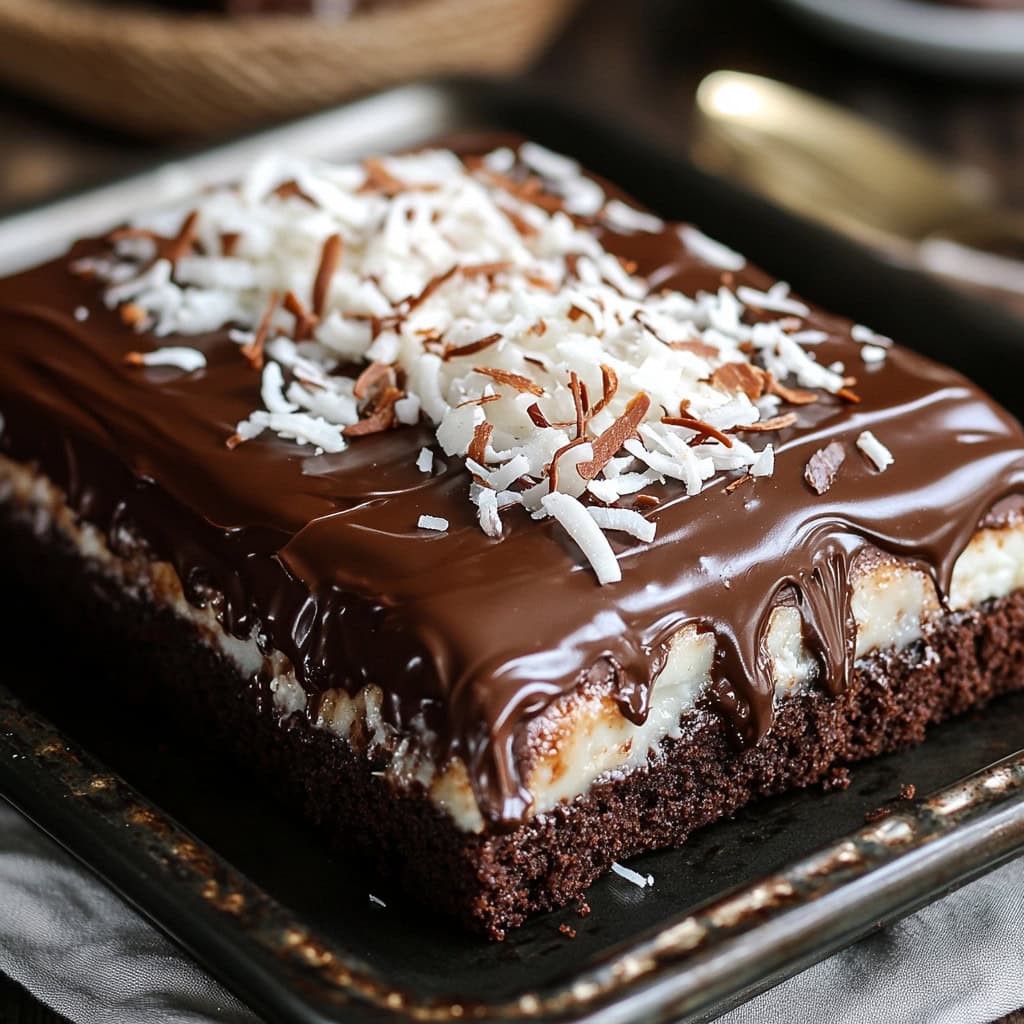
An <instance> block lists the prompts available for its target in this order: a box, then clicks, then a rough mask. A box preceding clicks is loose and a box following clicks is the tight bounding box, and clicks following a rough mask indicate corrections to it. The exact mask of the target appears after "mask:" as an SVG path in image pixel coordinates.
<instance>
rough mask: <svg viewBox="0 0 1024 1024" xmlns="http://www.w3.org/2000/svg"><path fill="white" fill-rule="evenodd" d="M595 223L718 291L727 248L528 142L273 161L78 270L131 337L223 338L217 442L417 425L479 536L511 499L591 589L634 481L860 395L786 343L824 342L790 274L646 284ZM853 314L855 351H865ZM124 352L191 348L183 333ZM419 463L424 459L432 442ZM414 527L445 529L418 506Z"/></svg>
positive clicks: (874, 339) (339, 437)
mask: <svg viewBox="0 0 1024 1024" xmlns="http://www.w3.org/2000/svg"><path fill="white" fill-rule="evenodd" d="M608 233H613V234H615V233H617V234H622V235H633V234H644V233H648V234H651V233H653V234H663V233H669V234H671V237H672V239H674V242H675V244H677V245H678V246H679V247H680V249H681V250H682V251H689V252H690V253H692V254H693V255H695V256H696V257H697V258H699V259H700V260H702V261H703V262H705V263H707V264H709V265H710V266H713V267H715V268H716V269H718V270H721V271H723V277H722V280H723V282H726V281H729V282H730V283H731V279H730V278H729V276H728V274H729V272H730V271H734V270H739V269H741V268H742V267H743V266H744V265H745V261H744V259H743V257H742V256H740V255H739V254H738V253H735V252H733V251H732V250H731V249H728V248H727V247H725V246H723V245H721V244H720V243H718V242H716V241H714V240H713V239H710V238H708V237H707V236H706V235H704V234H702V233H701V232H700V231H698V230H697V229H696V228H692V227H689V226H685V225H683V226H679V225H672V224H667V223H666V222H664V221H662V220H661V219H660V218H658V217H655V216H654V215H652V214H650V213H648V212H646V211H644V210H641V209H638V208H636V207H634V206H631V205H629V204H627V203H625V202H623V201H622V200H620V199H616V198H611V199H609V198H608V197H607V196H606V195H605V192H604V189H603V187H602V186H601V185H600V184H599V183H598V182H596V181H594V180H593V179H592V178H589V177H587V176H586V175H585V174H584V173H583V172H582V170H581V169H580V167H579V165H578V164H577V163H576V161H575V160H572V159H570V158H568V157H565V156H562V155H561V154H558V153H554V152H552V151H550V150H547V149H544V148H543V147H540V146H538V145H536V144H534V143H524V144H523V145H522V146H520V147H519V150H518V152H517V151H515V150H512V149H510V148H508V147H502V148H500V149H496V150H494V151H493V152H491V153H489V154H486V155H484V156H482V157H479V158H472V157H470V158H465V159H462V158H460V157H459V156H457V155H456V154H454V153H452V152H450V151H447V150H425V151H422V152H418V153H414V154H410V155H405V156H389V157H383V158H380V159H371V160H366V161H364V162H362V163H358V164H345V165H332V164H327V163H319V162H315V161H307V160H299V159H295V158H291V157H284V156H272V157H268V158H266V159H264V160H261V161H259V162H257V163H256V164H255V165H254V166H253V167H252V168H251V169H250V171H249V173H248V175H247V176H246V178H245V179H244V180H243V182H242V183H241V184H240V185H239V186H238V187H221V188H216V189H213V190H210V191H207V192H204V193H201V194H200V195H198V196H196V197H195V198H194V199H193V201H192V203H191V204H190V205H187V206H186V205H182V206H179V207H177V208H175V209H164V210H160V211H157V212H154V213H152V214H150V215H148V216H143V217H140V218H138V219H137V220H136V221H134V222H133V223H132V224H130V225H129V226H127V227H125V228H122V229H119V230H118V231H115V232H114V233H113V234H112V235H111V236H110V240H111V246H112V253H111V255H110V256H109V257H105V258H100V259H89V260H81V261H78V264H76V266H77V268H78V269H79V270H80V271H82V272H84V273H89V274H93V275H95V276H97V277H99V278H100V279H101V280H103V281H104V282H105V283H106V285H107V289H106V292H105V295H104V299H105V302H106V304H107V305H108V307H110V308H119V309H120V312H121V316H122V318H123V319H124V320H125V321H126V322H127V323H131V324H132V325H133V326H134V327H135V329H136V330H138V331H148V332H149V333H150V334H151V335H154V336H156V337H166V336H174V337H183V336H186V337H187V336H189V335H198V334H203V333H206V332H209V331H211V330H217V329H225V328H226V329H227V331H228V336H229V337H230V339H231V340H232V341H233V342H234V343H235V344H236V345H237V346H238V348H239V351H240V358H244V359H245V360H247V361H248V362H249V363H250V364H251V365H252V366H253V368H254V369H255V370H256V371H258V372H259V373H260V374H261V378H260V388H259V393H260V401H261V407H260V408H256V409H254V410H253V411H252V412H251V414H250V415H249V416H248V417H246V418H245V419H244V420H242V421H241V422H240V423H238V424H237V426H236V431H235V434H234V435H233V436H232V437H230V438H228V439H227V440H228V444H229V445H230V446H231V447H234V446H236V445H238V444H241V443H243V442H246V441H249V440H252V439H253V438H255V437H258V436H260V435H261V434H263V433H264V432H270V433H273V434H276V435H277V436H278V437H280V438H282V439H285V440H291V441H294V442H296V443H298V444H305V445H311V446H312V447H313V448H314V449H315V452H316V454H317V455H319V454H321V453H334V452H340V451H343V450H344V449H345V448H346V447H347V446H348V445H349V444H351V443H354V442H356V441H357V440H358V438H359V437H361V436H366V435H369V434H373V433H378V432H380V431H384V430H390V429H393V428H396V427H400V426H402V425H414V424H416V423H419V422H421V420H424V419H425V420H426V421H428V422H429V423H430V424H431V425H432V426H433V428H434V430H435V432H436V440H437V445H438V448H439V449H440V450H441V451H443V452H444V453H445V454H446V455H448V456H450V457H454V458H459V459H461V460H463V462H464V464H465V467H466V470H467V484H466V491H467V498H468V500H469V501H471V502H472V504H473V505H475V506H476V513H477V520H478V523H479V527H480V529H481V530H483V532H484V533H485V534H487V535H488V536H489V537H492V538H495V539H499V538H500V537H501V536H502V530H503V526H502V515H503V513H504V512H505V510H507V509H509V508H512V507H514V506H515V505H522V506H524V511H525V513H526V514H528V515H530V516H532V517H533V518H535V519H550V520H553V521H554V522H555V523H557V524H558V525H559V526H560V527H561V528H562V529H564V530H565V531H566V533H567V534H568V535H569V536H570V537H571V538H572V540H573V541H574V542H575V544H576V545H577V546H578V547H579V549H580V550H581V552H582V553H583V556H584V557H585V559H586V560H587V562H588V563H589V564H590V566H591V567H592V568H593V570H594V572H595V574H596V576H597V578H598V580H599V581H600V582H601V583H611V582H614V581H616V580H618V579H620V578H621V569H620V567H619V564H618V560H617V558H616V555H615V552H614V551H613V549H612V547H611V545H610V543H609V541H608V539H607V537H606V532H613V533H618V534H624V535H626V536H627V537H630V538H633V539H634V540H635V541H638V542H640V543H649V542H651V541H653V540H654V537H655V534H656V529H657V525H656V521H655V520H651V519H648V518H646V517H645V516H644V515H642V514H641V513H640V512H639V511H637V509H639V508H641V507H643V508H645V509H646V510H650V509H651V508H652V507H654V508H656V506H657V504H658V498H657V497H655V496H653V495H650V494H646V493H641V492H646V491H649V490H650V489H652V488H657V487H659V486H662V485H663V484H664V483H665V481H666V480H677V481H681V482H682V484H683V486H684V488H685V490H686V492H687V494H690V495H694V494H698V493H699V492H700V491H701V490H702V489H703V487H704V486H705V484H706V483H707V481H709V480H711V479H712V478H713V477H716V476H718V475H719V474H724V473H731V474H736V478H737V479H753V478H758V477H765V476H770V475H771V474H772V473H773V472H774V468H775V455H774V449H773V447H772V445H771V444H764V443H762V442H758V433H767V432H770V431H773V430H776V429H781V428H782V427H784V426H789V425H791V424H792V422H794V420H795V416H794V415H793V414H792V413H788V412H785V411H781V412H780V409H781V407H782V406H785V405H790V404H791V405H802V404H806V403H808V402H813V401H816V400H817V398H818V396H817V394H816V393H815V391H817V390H821V391H825V392H829V393H831V394H835V395H839V396H840V397H844V398H848V399H849V400H856V396H850V394H849V391H848V386H847V385H848V381H847V380H846V379H845V378H844V376H843V370H842V368H841V367H838V366H836V367H828V366H824V365H822V364H821V363H819V362H818V361H817V359H816V358H815V356H814V355H813V353H812V352H809V351H808V350H807V349H806V348H805V347H804V345H805V344H807V345H813V344H816V343H817V342H818V341H820V340H823V338H824V335H822V334H821V332H816V331H813V330H809V329H806V324H805V323H804V321H803V318H804V317H806V316H807V315H808V314H809V310H808V307H807V306H805V305H804V304H803V303H802V302H800V301H799V300H797V299H794V298H793V297H792V296H791V295H790V294H789V286H788V285H786V284H785V283H781V282H780V283H777V284H774V285H772V286H771V287H770V288H769V289H768V290H767V291H758V290H757V289H754V288H750V287H747V286H743V285H741V286H739V287H737V288H736V289H735V290H733V289H732V288H730V287H725V286H724V283H723V286H722V287H720V288H719V289H718V290H717V291H716V292H711V293H709V292H700V293H698V294H696V295H688V294H684V293H682V292H680V291H673V290H671V289H664V288H662V289H658V290H656V291H652V290H651V288H650V287H649V285H648V283H647V281H646V280H645V279H644V278H643V277H640V276H638V275H637V273H636V268H635V267H634V266H633V265H632V264H630V263H629V262H627V261H622V260H620V259H619V258H618V257H617V256H615V255H614V254H613V253H611V252H609V251H608V250H606V249H605V248H604V246H603V244H602V241H601V239H602V237H603V236H604V237H607V234H608ZM748 309H749V310H751V311H752V312H753V314H754V316H753V318H752V319H753V320H755V321H756V322H748V319H751V318H748V317H747V316H746V314H747V311H748ZM772 314H778V316H777V317H774V318H773V316H772ZM855 330H856V333H857V338H856V340H858V341H861V342H862V343H863V344H865V346H866V347H867V346H869V345H881V344H884V343H885V342H884V341H883V339H881V338H879V336H877V335H874V334H873V333H871V334H870V337H869V336H868V334H867V333H865V332H867V329H866V328H857V329H855ZM130 358H131V361H139V362H142V363H144V364H145V365H157V364H161V365H175V366H178V367H180V368H181V369H183V370H188V369H196V368H198V367H200V366H201V365H203V363H201V362H198V361H197V359H200V358H202V353H200V352H199V351H198V350H196V349H187V348H182V347H180V346H173V347H167V348H162V349H156V350H155V351H154V352H150V353H146V354H145V355H144V356H137V357H136V355H133V356H131V357H130ZM870 358H871V355H870V354H869V355H868V359H869V360H870ZM353 365H354V366H355V367H356V371H355V372H357V373H358V376H357V377H353V376H352V373H351V372H350V371H348V370H346V367H352V366H353ZM806 389H815V391H808V390H806ZM759 424H763V427H760V428H759V426H758V425H759ZM741 435H742V436H741ZM874 454H875V455H877V454H879V453H878V452H877V451H874ZM869 457H870V456H869ZM416 465H417V467H418V468H419V469H420V470H421V471H422V472H424V473H430V472H431V471H432V469H433V465H434V459H433V456H432V454H431V452H430V451H429V450H427V449H423V450H422V451H421V452H420V453H419V455H418V456H417V458H416ZM641 499H643V500H641ZM620 502H624V504H622V505H620V504H619V503H620ZM633 503H635V508H634V507H632V506H633ZM516 514H517V515H523V514H524V512H517V513H516ZM417 525H418V526H419V527H420V528H422V529H424V530H439V531H444V530H447V529H448V528H449V524H448V522H447V520H445V519H442V518H440V517H437V516H430V515H423V516H421V517H420V519H419V521H418V524H417ZM626 543H629V542H628V541H627V542H626Z"/></svg>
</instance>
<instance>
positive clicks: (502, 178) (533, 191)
mask: <svg viewBox="0 0 1024 1024" xmlns="http://www.w3.org/2000/svg"><path fill="white" fill-rule="evenodd" d="M480 173H482V174H483V175H484V176H485V177H486V178H488V179H489V180H490V182H491V183H492V184H493V185H496V186H497V187H498V188H500V189H503V190H504V191H506V192H508V193H509V195H513V196H515V197H516V198H517V199H522V200H523V202H526V203H531V204H533V205H534V206H539V207H540V208H541V209H542V210H547V211H548V213H554V212H555V211H556V210H560V209H561V208H562V200H561V199H559V198H558V197H557V196H553V195H551V193H550V192H546V191H545V190H544V184H543V182H542V181H541V180H540V178H538V177H537V176H536V175H532V174H531V175H530V176H529V177H528V178H526V179H524V180H523V181H516V180H515V179H514V178H510V177H509V176H508V175H506V174H499V173H498V172H497V171H492V170H488V169H486V168H481V171H480Z"/></svg>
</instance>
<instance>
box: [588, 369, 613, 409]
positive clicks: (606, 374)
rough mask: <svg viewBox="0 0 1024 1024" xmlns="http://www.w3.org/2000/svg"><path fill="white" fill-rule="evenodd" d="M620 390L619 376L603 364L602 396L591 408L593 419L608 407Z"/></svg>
mask: <svg viewBox="0 0 1024 1024" xmlns="http://www.w3.org/2000/svg"><path fill="white" fill-rule="evenodd" d="M618 390H619V378H618V375H617V374H616V372H615V371H614V370H613V369H612V368H611V367H610V366H605V364H604V363H602V364H601V398H600V400H599V401H598V403H597V405H595V406H594V408H593V409H591V410H590V417H591V419H593V418H594V417H595V416H596V415H597V414H598V413H599V412H601V411H603V410H604V409H606V408H607V407H608V404H609V402H611V400H612V399H613V398H614V397H615V392H616V391H618Z"/></svg>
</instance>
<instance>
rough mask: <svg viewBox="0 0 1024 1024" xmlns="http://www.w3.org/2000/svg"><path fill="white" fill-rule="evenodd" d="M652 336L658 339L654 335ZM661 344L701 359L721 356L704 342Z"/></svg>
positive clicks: (729, 364)
mask: <svg viewBox="0 0 1024 1024" xmlns="http://www.w3.org/2000/svg"><path fill="white" fill-rule="evenodd" d="M648 330H650V328H648ZM651 334H654V331H651ZM654 336H655V337H656V338H657V337H658V336H657V335H656V334H655V335H654ZM658 340H659V341H661V338H658ZM661 343H662V344H663V345H667V346H668V347H669V348H670V349H674V350H675V351H676V352H692V353H693V354H694V355H695V356H699V357H700V358H701V359H717V358H718V357H719V356H720V355H721V354H722V353H721V352H720V351H719V350H718V349H717V348H715V346H714V345H709V344H708V343H707V342H705V341H662V342H661ZM726 365H727V366H733V365H739V364H733V363H727V364H726Z"/></svg>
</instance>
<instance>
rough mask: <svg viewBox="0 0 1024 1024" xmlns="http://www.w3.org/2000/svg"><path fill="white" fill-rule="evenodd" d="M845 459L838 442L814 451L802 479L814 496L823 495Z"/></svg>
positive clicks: (844, 452) (843, 450)
mask: <svg viewBox="0 0 1024 1024" xmlns="http://www.w3.org/2000/svg"><path fill="white" fill-rule="evenodd" d="M845 459H846V451H845V449H844V448H843V446H842V445H841V444H840V443H839V442H838V441H833V442H832V443H831V444H830V445H827V446H826V447H825V448H821V449H819V450H818V451H816V452H815V453H814V454H813V455H812V456H811V457H810V459H809V460H808V461H807V466H806V467H805V469H804V479H805V480H806V481H807V483H808V485H809V486H810V488H811V490H812V491H814V492H815V494H824V493H825V492H826V491H827V490H828V489H829V488H830V487H831V486H832V484H833V483H835V479H836V474H837V473H838V472H839V467H840V466H841V465H842V464H843V462H844V461H845Z"/></svg>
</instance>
